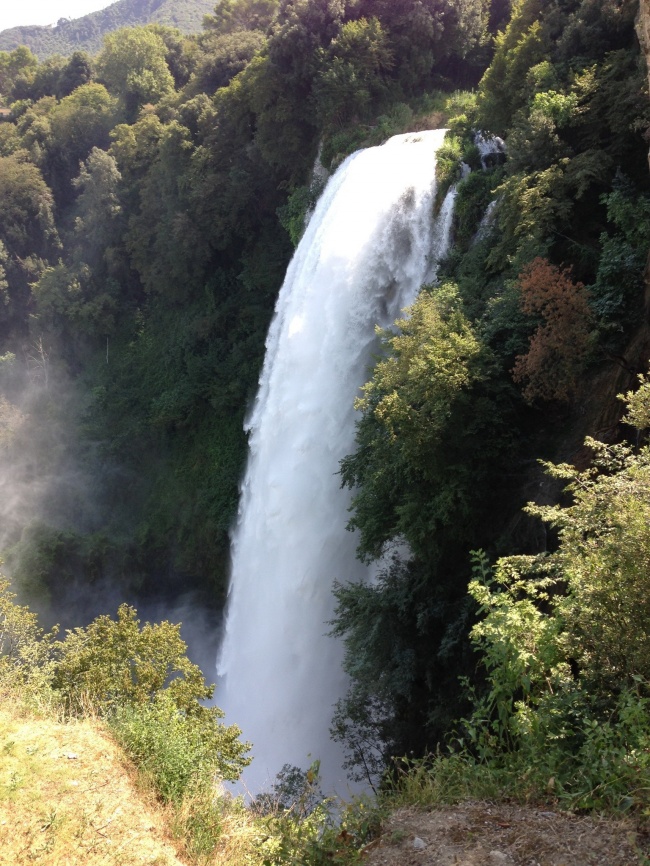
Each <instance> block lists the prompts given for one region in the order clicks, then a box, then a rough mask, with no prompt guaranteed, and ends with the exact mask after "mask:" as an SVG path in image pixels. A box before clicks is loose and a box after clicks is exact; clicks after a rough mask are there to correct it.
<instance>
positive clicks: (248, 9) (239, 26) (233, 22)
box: [203, 0, 280, 34]
mask: <svg viewBox="0 0 650 866" xmlns="http://www.w3.org/2000/svg"><path fill="white" fill-rule="evenodd" d="M279 5H280V4H279V0H221V2H220V3H218V4H217V6H215V9H214V13H213V14H212V15H206V16H205V18H204V19H203V26H204V28H205V29H206V30H215V31H217V33H220V34H226V33H233V32H234V31H237V30H260V31H262V32H268V30H269V28H270V27H271V25H272V24H273V22H274V20H275V18H276V16H277V14H278V6H279Z"/></svg>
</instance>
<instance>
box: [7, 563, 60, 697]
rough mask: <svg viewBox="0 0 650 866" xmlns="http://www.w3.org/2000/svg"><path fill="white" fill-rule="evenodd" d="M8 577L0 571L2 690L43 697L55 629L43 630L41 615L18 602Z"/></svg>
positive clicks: (48, 672)
mask: <svg viewBox="0 0 650 866" xmlns="http://www.w3.org/2000/svg"><path fill="white" fill-rule="evenodd" d="M9 587H10V583H9V581H8V580H7V579H6V578H5V577H4V576H2V575H0V690H2V691H4V692H9V693H11V692H12V690H19V691H20V692H21V693H22V696H23V697H28V696H29V697H41V698H42V697H44V696H45V692H46V690H47V685H48V679H49V675H50V667H49V658H48V656H49V652H50V647H51V644H52V641H53V640H54V638H55V636H56V629H55V630H53V631H51V632H49V633H48V634H44V633H43V630H42V629H41V628H39V627H38V617H37V616H36V614H35V613H33V612H32V611H30V609H29V608H28V607H24V606H22V605H17V604H16V603H15V598H16V594H15V593H13V592H11V591H10V589H9Z"/></svg>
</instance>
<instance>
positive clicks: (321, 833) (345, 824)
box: [253, 761, 382, 866]
mask: <svg viewBox="0 0 650 866" xmlns="http://www.w3.org/2000/svg"><path fill="white" fill-rule="evenodd" d="M253 810H254V812H256V813H257V814H261V815H262V816H265V817H264V818H263V820H264V821H265V823H266V826H267V828H268V830H267V833H268V835H267V836H266V838H265V840H264V844H263V847H262V858H263V859H262V863H263V864H264V866H299V864H300V866H325V864H328V863H334V864H339V866H345V864H355V863H362V862H363V848H364V847H365V846H366V845H367V844H368V842H370V841H371V840H372V839H373V838H374V837H375V836H376V835H377V833H378V832H379V829H380V821H381V816H382V813H381V809H380V807H378V805H377V804H376V803H371V802H369V801H368V800H367V799H365V798H363V797H360V798H357V799H355V800H354V801H353V802H351V803H349V804H346V803H340V802H337V801H335V800H334V799H333V798H331V799H323V796H322V793H321V791H320V779H319V762H318V761H315V762H314V764H312V766H311V767H310V768H309V770H307V772H304V771H302V770H300V769H299V768H298V767H291V766H289V765H286V766H285V767H283V768H282V770H281V771H280V773H279V774H278V776H277V780H276V782H275V783H274V784H273V786H272V791H271V792H269V793H263V794H261V795H260V796H258V797H257V798H256V799H255V801H254V802H253Z"/></svg>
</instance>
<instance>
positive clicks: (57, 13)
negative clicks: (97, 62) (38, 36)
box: [0, 0, 115, 30]
mask: <svg viewBox="0 0 650 866" xmlns="http://www.w3.org/2000/svg"><path fill="white" fill-rule="evenodd" d="M114 2H115V0H0V30H6V29H7V28H8V27H18V26H19V25H21V24H56V22H57V21H58V20H59V18H81V16H82V15H88V13H89V12H96V11H97V10H98V9H104V8H105V7H106V6H110V5H111V3H114Z"/></svg>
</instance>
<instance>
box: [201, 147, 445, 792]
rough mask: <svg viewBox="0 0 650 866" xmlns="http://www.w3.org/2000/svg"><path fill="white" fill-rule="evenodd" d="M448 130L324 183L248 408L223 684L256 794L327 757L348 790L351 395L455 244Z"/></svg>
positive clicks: (358, 569) (374, 151)
mask: <svg viewBox="0 0 650 866" xmlns="http://www.w3.org/2000/svg"><path fill="white" fill-rule="evenodd" d="M444 133H445V130H435V131H432V132H423V133H411V134H408V135H402V136H396V137H395V138H393V139H391V140H390V141H389V142H387V143H386V144H385V145H383V146H382V147H374V148H369V149H368V150H364V151H360V152H359V153H357V154H354V155H353V156H351V157H349V158H348V159H347V160H346V161H345V162H344V163H343V165H342V166H341V167H340V168H339V170H338V171H337V173H336V174H335V175H334V177H333V178H332V179H331V180H330V181H329V183H328V185H327V187H326V189H325V191H324V193H323V195H322V197H321V199H320V201H319V202H318V205H317V206H316V209H315V212H314V214H313V216H312V217H311V219H310V221H309V225H308V227H307V230H306V232H305V235H304V237H303V239H302V241H301V242H300V244H299V246H298V248H297V250H296V253H295V255H294V258H293V260H292V262H291V264H290V266H289V269H288V271H287V276H286V279H285V282H284V285H283V287H282V289H281V291H280V295H279V297H278V302H277V306H276V311H275V316H274V319H273V322H272V324H271V328H270V330H269V334H268V338H267V342H266V360H265V362H264V368H263V371H262V374H261V378H260V388H259V393H258V396H257V399H256V401H255V405H254V407H253V410H252V413H251V415H250V418H249V419H248V421H247V430H248V431H249V434H250V436H249V445H250V455H249V460H248V467H247V470H246V474H245V478H244V481H243V483H242V489H241V498H240V508H239V516H238V522H237V526H236V528H235V530H234V533H233V539H232V577H231V585H230V590H229V599H228V606H227V616H226V626H225V634H224V639H223V642H222V646H221V650H220V654H219V659H218V664H217V668H218V673H219V675H220V676H221V677H222V678H223V679H222V681H221V683H220V686H219V690H218V693H217V699H218V703H219V704H220V706H222V707H223V709H224V710H225V712H226V717H227V721H228V722H229V723H233V722H234V723H236V724H238V725H239V726H240V727H241V728H242V731H243V737H244V739H246V740H249V741H250V742H252V743H253V756H254V761H253V764H252V766H251V767H250V768H249V769H248V770H247V773H246V775H245V782H246V785H247V787H248V788H249V789H250V791H251V792H253V793H257V792H258V791H259V790H261V789H263V788H264V787H266V786H267V785H268V783H269V781H271V780H273V778H274V777H275V775H276V774H277V773H278V771H279V770H280V769H281V768H282V766H283V765H284V764H291V765H296V766H300V767H302V768H306V767H307V766H308V765H309V763H310V762H311V761H313V760H316V759H320V761H321V772H322V775H323V782H324V786H325V787H326V789H332V788H334V787H337V788H338V789H339V790H341V789H342V786H341V779H342V778H343V776H344V774H343V772H342V770H341V764H342V753H341V750H340V747H339V746H338V744H335V743H332V742H331V740H330V737H329V725H330V720H331V716H332V712H333V705H334V704H335V703H336V701H337V700H338V698H339V697H341V696H342V695H343V694H344V692H345V689H346V678H345V675H344V674H343V672H342V669H341V661H342V657H343V650H342V647H341V645H340V643H339V642H337V641H335V640H334V639H332V638H331V637H329V636H328V635H327V632H328V629H329V627H328V624H327V623H328V621H330V620H331V619H332V615H333V607H334V605H333V597H332V584H333V582H334V581H335V580H339V581H341V582H348V581H361V580H364V579H366V578H367V576H368V569H367V567H366V566H364V565H363V564H361V563H360V562H359V561H358V560H357V559H356V556H355V549H356V544H357V539H356V537H355V535H354V534H353V533H351V532H349V531H348V530H347V529H346V523H347V519H348V513H347V511H348V506H349V504H350V492H349V491H347V490H342V489H341V487H340V479H339V476H338V469H339V461H340V460H341V458H342V457H344V456H345V455H346V454H348V453H350V452H351V451H352V450H353V448H354V432H355V431H354V421H355V417H354V408H353V404H354V399H355V397H356V396H357V394H358V391H359V387H360V386H361V385H362V384H363V382H364V381H365V379H366V378H367V373H368V366H369V364H370V363H371V360H372V351H373V348H374V347H375V346H376V336H375V325H377V324H379V325H380V326H382V327H387V326H389V325H391V324H392V322H393V321H394V320H395V319H396V318H397V317H398V316H399V315H400V312H401V310H402V309H403V308H404V307H405V306H407V305H408V304H410V303H412V302H413V300H414V299H415V297H416V296H417V293H418V291H419V289H420V286H421V285H422V284H423V283H424V282H426V281H427V280H430V279H431V277H432V275H433V274H434V273H435V263H436V261H437V260H439V258H440V257H441V256H442V255H443V254H444V252H445V251H446V247H447V244H448V238H449V227H450V223H451V210H452V199H453V195H452V196H450V197H449V200H448V201H447V202H445V205H444V206H443V208H442V209H441V214H440V217H439V218H438V220H437V221H434V220H433V219H432V213H433V206H434V197H435V153H436V150H437V148H438V147H439V146H440V145H441V144H442V141H443V138H444Z"/></svg>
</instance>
